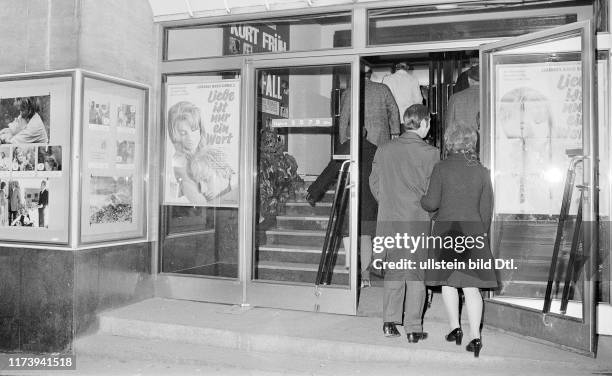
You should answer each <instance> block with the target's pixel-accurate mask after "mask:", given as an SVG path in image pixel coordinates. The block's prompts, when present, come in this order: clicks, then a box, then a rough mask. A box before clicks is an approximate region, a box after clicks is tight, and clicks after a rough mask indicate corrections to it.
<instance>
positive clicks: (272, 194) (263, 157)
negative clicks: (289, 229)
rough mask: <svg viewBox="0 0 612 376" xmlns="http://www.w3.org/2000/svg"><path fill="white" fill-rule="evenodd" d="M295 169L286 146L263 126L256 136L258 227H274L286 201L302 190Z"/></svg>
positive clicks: (300, 181) (275, 131)
mask: <svg viewBox="0 0 612 376" xmlns="http://www.w3.org/2000/svg"><path fill="white" fill-rule="evenodd" d="M297 169H298V164H297V161H296V160H295V158H294V157H293V156H292V155H290V154H288V153H287V152H286V151H285V143H284V142H283V138H282V137H281V136H280V135H279V134H278V131H277V130H276V129H275V128H272V127H270V126H269V125H266V126H264V127H263V128H262V129H261V131H260V135H259V164H258V174H257V183H258V188H259V194H258V211H259V222H260V223H262V222H268V223H270V224H272V223H274V222H275V220H276V216H277V215H279V214H282V213H284V212H285V204H286V203H287V201H288V200H289V199H290V198H295V193H296V191H297V190H299V189H300V188H301V187H303V185H304V181H303V180H302V178H301V177H300V176H299V175H298V174H297ZM260 227H261V226H260ZM266 227H267V226H266Z"/></svg>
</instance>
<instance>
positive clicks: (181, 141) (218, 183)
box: [168, 101, 237, 205]
mask: <svg viewBox="0 0 612 376" xmlns="http://www.w3.org/2000/svg"><path fill="white" fill-rule="evenodd" d="M168 135H169V138H170V141H171V142H172V145H173V146H174V150H175V153H174V155H173V156H172V169H173V172H174V177H175V179H176V183H177V184H178V197H182V196H184V197H186V198H187V200H188V202H189V203H192V204H199V205H202V204H208V203H210V202H211V201H215V200H216V199H218V198H219V197H221V196H223V197H224V198H226V197H227V195H229V194H230V193H231V194H234V195H237V189H236V188H235V187H234V185H233V184H232V177H233V176H234V175H235V172H234V171H233V170H232V169H231V167H230V166H229V165H228V164H227V162H226V157H225V155H224V154H223V152H222V151H220V150H217V149H214V148H207V147H206V146H205V145H204V142H203V137H204V135H205V130H204V126H203V124H202V119H201V114H200V109H199V108H198V107H197V106H195V105H194V104H193V103H191V102H187V101H181V102H178V103H176V104H174V105H173V106H172V107H170V109H169V110H168Z"/></svg>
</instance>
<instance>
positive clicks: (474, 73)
mask: <svg viewBox="0 0 612 376" xmlns="http://www.w3.org/2000/svg"><path fill="white" fill-rule="evenodd" d="M468 78H471V79H472V80H474V81H480V69H479V68H478V65H474V66H473V67H471V68H470V69H468Z"/></svg>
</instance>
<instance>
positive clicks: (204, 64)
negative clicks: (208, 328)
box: [155, 56, 251, 304]
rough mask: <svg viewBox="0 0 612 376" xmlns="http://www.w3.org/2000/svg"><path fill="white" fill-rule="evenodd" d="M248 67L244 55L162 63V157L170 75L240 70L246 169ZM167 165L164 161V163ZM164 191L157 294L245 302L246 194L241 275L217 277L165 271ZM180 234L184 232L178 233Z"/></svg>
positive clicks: (242, 197)
mask: <svg viewBox="0 0 612 376" xmlns="http://www.w3.org/2000/svg"><path fill="white" fill-rule="evenodd" d="M244 67H245V57H244V56H223V57H219V58H212V59H202V60H176V61H166V62H163V63H162V67H161V72H162V75H161V77H162V82H161V90H160V91H161V93H160V97H161V101H160V107H161V108H160V110H159V111H160V123H161V124H160V140H161V141H160V147H161V153H160V155H161V158H164V156H165V153H166V150H165V140H166V132H167V131H166V126H167V125H166V113H165V111H166V87H167V77H168V76H187V77H188V76H189V75H194V76H198V75H205V74H207V73H214V72H220V71H238V72H240V103H241V106H240V157H239V169H240V170H242V169H244V166H246V165H245V164H243V160H244V158H245V154H246V151H247V150H248V148H249V147H251V146H250V145H249V144H248V143H247V141H246V140H245V138H246V137H245V135H247V134H248V129H247V126H246V124H247V123H246V119H245V116H246V111H245V109H244V106H243V105H242V104H243V103H246V94H247V93H246V90H245V88H246V82H247V77H246V76H247V72H246V69H245V68H244ZM160 163H161V164H162V167H163V160H161V162H160ZM160 170H161V173H162V175H161V176H162V178H161V181H162V182H163V180H164V179H163V174H164V173H165V171H163V168H161V169H160ZM239 175H240V178H239V179H240V187H244V186H245V184H246V182H247V180H246V178H245V175H246V174H245V173H244V172H243V171H240V173H239ZM163 195H164V192H163V189H160V192H159V203H160V221H159V229H160V233H159V238H160V242H159V254H158V255H157V259H158V270H156V272H158V274H157V275H156V278H155V295H156V296H157V297H162V298H168V299H185V300H195V301H205V302H214V303H224V304H244V274H245V273H244V268H243V262H244V257H243V254H244V249H245V246H246V245H245V244H244V243H245V242H244V241H243V240H242V239H243V236H244V234H245V233H246V230H245V224H244V221H243V219H242V218H243V217H244V215H245V211H246V210H247V208H248V206H246V205H245V201H247V199H246V197H245V195H244V194H240V199H239V207H238V232H239V235H238V249H237V257H238V277H237V278H227V277H213V276H202V275H192V274H180V273H167V272H162V271H161V265H162V257H163V247H162V244H161V243H162V242H163V240H164V239H165V237H166V234H165V224H164V223H163V222H164V220H166V217H167V216H166V215H165V214H164V213H165V211H166V210H167V209H165V208H164V205H163V202H164V197H163ZM177 236H180V235H177Z"/></svg>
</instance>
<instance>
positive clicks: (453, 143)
mask: <svg viewBox="0 0 612 376" xmlns="http://www.w3.org/2000/svg"><path fill="white" fill-rule="evenodd" d="M477 139H478V137H477V134H476V129H474V128H473V127H471V126H469V125H467V124H465V123H462V122H453V123H451V124H450V126H449V127H448V128H447V129H446V131H445V132H444V146H445V147H446V150H448V151H450V152H454V153H460V152H463V153H465V152H472V153H473V152H474V151H475V149H476V140H477Z"/></svg>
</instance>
